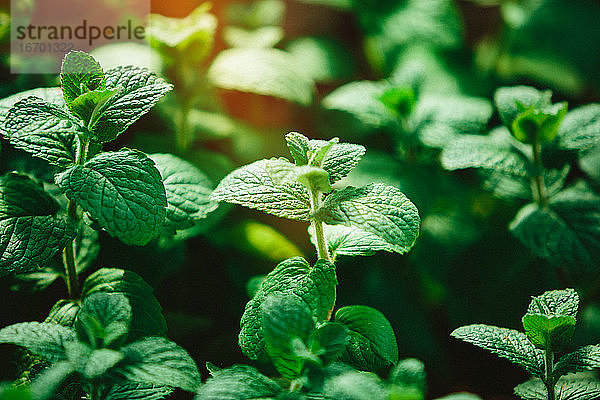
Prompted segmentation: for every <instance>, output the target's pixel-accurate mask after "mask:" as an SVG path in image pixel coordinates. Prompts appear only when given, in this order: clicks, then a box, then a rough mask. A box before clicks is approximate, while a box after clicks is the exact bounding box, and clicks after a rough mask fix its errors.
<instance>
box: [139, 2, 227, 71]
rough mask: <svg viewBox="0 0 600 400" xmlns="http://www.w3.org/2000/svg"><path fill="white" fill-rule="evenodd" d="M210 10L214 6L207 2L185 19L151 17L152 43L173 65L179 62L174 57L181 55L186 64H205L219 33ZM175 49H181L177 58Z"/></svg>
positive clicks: (150, 40) (150, 37)
mask: <svg viewBox="0 0 600 400" xmlns="http://www.w3.org/2000/svg"><path fill="white" fill-rule="evenodd" d="M209 10H210V5H208V4H206V3H204V4H201V5H200V6H198V7H196V9H195V10H194V11H192V12H191V13H190V14H189V15H188V16H187V17H185V18H170V17H165V16H163V15H160V14H151V15H150V23H149V24H148V30H147V36H148V41H149V42H150V44H151V45H152V46H153V47H156V48H158V50H159V51H161V53H163V57H164V58H166V59H167V60H169V61H170V62H176V60H170V58H172V57H175V59H177V58H178V57H179V56H180V55H181V56H184V61H186V62H190V63H197V62H201V61H202V60H204V59H205V58H206V57H207V56H208V55H209V54H210V51H211V49H212V46H213V42H214V37H215V32H216V30H217V18H215V16H214V15H212V14H210V13H209V12H208V11H209ZM171 48H174V49H176V50H177V53H176V54H177V55H175V56H173V55H172V53H173V52H172V51H169V50H170V49H171ZM188 57H189V58H188Z"/></svg>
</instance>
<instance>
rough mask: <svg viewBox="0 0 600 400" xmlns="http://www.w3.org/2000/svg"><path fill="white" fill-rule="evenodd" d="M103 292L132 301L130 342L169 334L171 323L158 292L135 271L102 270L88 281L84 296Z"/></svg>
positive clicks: (83, 291) (83, 292) (84, 286)
mask: <svg viewBox="0 0 600 400" xmlns="http://www.w3.org/2000/svg"><path fill="white" fill-rule="evenodd" d="M99 292H108V293H122V294H124V295H125V296H126V297H127V298H128V299H129V303H130V304H131V308H132V317H131V327H130V332H129V339H130V340H134V339H138V338H141V337H144V336H164V335H166V333H167V323H166V322H165V318H164V317H163V315H162V307H161V306H160V304H159V303H158V301H157V300H156V297H155V296H154V289H152V287H151V286H150V285H148V284H147V283H146V282H145V281H144V280H143V279H142V278H141V277H140V276H139V275H138V274H136V273H135V272H132V271H125V270H122V269H117V268H102V269H99V270H98V271H96V272H94V273H93V274H91V275H90V276H89V277H88V278H87V279H86V280H85V282H84V283H83V288H82V290H81V293H82V297H83V298H85V297H87V296H90V295H92V294H94V293H99Z"/></svg>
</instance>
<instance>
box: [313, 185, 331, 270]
mask: <svg viewBox="0 0 600 400" xmlns="http://www.w3.org/2000/svg"><path fill="white" fill-rule="evenodd" d="M309 190H310V208H311V210H310V211H311V213H314V212H316V211H317V210H318V209H319V208H320V207H321V192H320V191H318V190H316V189H314V188H310V189H309ZM311 224H312V226H313V227H314V228H315V236H316V238H317V254H318V256H319V258H322V259H323V260H327V261H329V262H331V257H330V256H329V249H328V248H327V241H326V240H325V232H324V231H323V223H322V222H321V221H317V220H314V219H313V220H312V222H311Z"/></svg>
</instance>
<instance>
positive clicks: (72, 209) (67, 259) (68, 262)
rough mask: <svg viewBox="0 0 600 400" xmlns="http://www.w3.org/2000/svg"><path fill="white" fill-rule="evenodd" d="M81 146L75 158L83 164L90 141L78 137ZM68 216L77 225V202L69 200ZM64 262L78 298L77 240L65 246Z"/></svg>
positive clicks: (71, 289) (71, 290) (69, 283)
mask: <svg viewBox="0 0 600 400" xmlns="http://www.w3.org/2000/svg"><path fill="white" fill-rule="evenodd" d="M78 141H79V148H78V150H77V155H76V159H75V163H76V164H78V165H81V164H83V163H84V162H85V161H86V158H87V154H86V153H87V147H88V141H87V140H84V139H81V138H78ZM67 216H68V217H69V218H70V219H71V220H72V221H73V223H74V224H75V226H77V225H78V223H79V215H78V213H77V204H76V203H75V202H74V201H72V200H69V202H68V204H67ZM63 263H64V266H65V272H66V274H67V276H66V281H67V290H68V292H69V298H70V299H72V300H77V299H78V298H79V295H80V291H79V277H78V276H77V266H76V264H75V240H72V241H70V242H69V243H67V245H66V246H65V250H64V251H63Z"/></svg>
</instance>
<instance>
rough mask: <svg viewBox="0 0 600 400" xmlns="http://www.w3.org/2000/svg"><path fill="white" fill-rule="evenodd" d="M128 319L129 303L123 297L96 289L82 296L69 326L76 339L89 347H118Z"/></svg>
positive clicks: (125, 333) (129, 313)
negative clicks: (76, 336) (72, 323)
mask: <svg viewBox="0 0 600 400" xmlns="http://www.w3.org/2000/svg"><path fill="white" fill-rule="evenodd" d="M130 321H131V305H129V301H128V300H127V297H125V296H124V295H122V294H120V293H103V292H99V293H94V294H93V295H89V296H86V297H85V298H84V299H83V302H82V304H81V310H80V311H79V314H77V318H76V320H75V323H74V325H73V327H74V328H75V330H76V331H77V334H78V336H79V340H80V341H82V342H86V343H89V344H90V345H92V347H93V348H103V347H110V346H111V345H112V346H113V347H115V346H116V347H118V346H119V345H120V344H123V343H124V341H125V339H126V337H127V333H128V331H129V322H130ZM115 342H116V343H115ZM113 343H115V344H113Z"/></svg>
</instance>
